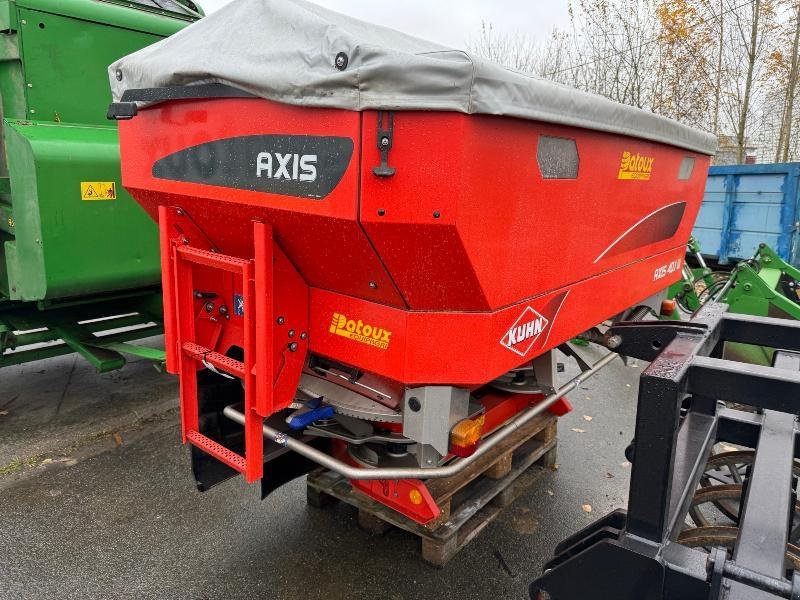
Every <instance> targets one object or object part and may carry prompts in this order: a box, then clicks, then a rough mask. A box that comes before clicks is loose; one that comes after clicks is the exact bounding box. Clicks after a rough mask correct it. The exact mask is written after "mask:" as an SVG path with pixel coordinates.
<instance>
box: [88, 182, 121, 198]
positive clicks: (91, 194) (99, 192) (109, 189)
mask: <svg viewBox="0 0 800 600" xmlns="http://www.w3.org/2000/svg"><path fill="white" fill-rule="evenodd" d="M116 199H117V184H116V183H115V182H113V181H81V200H116Z"/></svg>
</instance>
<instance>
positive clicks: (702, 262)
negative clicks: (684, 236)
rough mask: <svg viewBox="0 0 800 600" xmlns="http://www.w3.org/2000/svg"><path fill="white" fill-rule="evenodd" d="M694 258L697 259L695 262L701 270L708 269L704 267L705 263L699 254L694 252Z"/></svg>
mask: <svg viewBox="0 0 800 600" xmlns="http://www.w3.org/2000/svg"><path fill="white" fill-rule="evenodd" d="M694 257H695V258H696V259H697V262H698V263H699V264H700V268H702V269H703V270H704V271H705V270H706V269H707V268H708V267H707V266H706V261H705V260H704V259H703V255H702V254H700V253H699V252H695V253H694Z"/></svg>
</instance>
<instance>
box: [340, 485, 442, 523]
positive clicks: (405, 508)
mask: <svg viewBox="0 0 800 600" xmlns="http://www.w3.org/2000/svg"><path fill="white" fill-rule="evenodd" d="M350 483H351V484H352V486H353V488H354V489H356V490H358V491H360V492H361V493H363V494H366V495H367V496H369V497H370V498H372V499H373V500H377V501H378V502H380V503H381V504H384V505H386V506H388V507H389V508H391V509H392V510H396V511H397V512H399V513H400V514H401V515H403V516H406V517H408V518H409V519H411V520H412V521H415V522H417V523H420V524H421V525H425V524H426V523H430V522H431V521H433V520H434V519H435V518H436V517H438V516H439V515H440V514H441V512H442V511H441V510H439V507H438V506H437V505H436V502H435V501H434V500H433V496H431V493H430V492H429V491H428V488H427V487H425V484H424V483H423V482H422V481H421V480H419V479H372V480H361V479H355V480H351V481H350Z"/></svg>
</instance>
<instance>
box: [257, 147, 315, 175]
mask: <svg viewBox="0 0 800 600" xmlns="http://www.w3.org/2000/svg"><path fill="white" fill-rule="evenodd" d="M316 164H317V155H316V154H303V155H302V156H301V155H300V154H281V153H279V152H276V153H275V154H272V153H271V152H259V153H258V156H257V157H256V177H261V176H262V175H265V176H266V177H269V178H270V179H281V178H283V179H291V180H292V181H315V180H316V179H317V167H316Z"/></svg>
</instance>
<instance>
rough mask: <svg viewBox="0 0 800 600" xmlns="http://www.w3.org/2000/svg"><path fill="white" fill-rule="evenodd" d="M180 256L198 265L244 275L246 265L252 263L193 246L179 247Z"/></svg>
mask: <svg viewBox="0 0 800 600" xmlns="http://www.w3.org/2000/svg"><path fill="white" fill-rule="evenodd" d="M177 251H178V254H179V255H180V256H181V258H184V259H186V260H188V261H189V262H193V263H196V264H198V265H204V266H206V267H212V268H214V269H221V270H223V271H230V272H231V273H238V274H239V275H242V274H243V273H244V268H245V265H247V264H248V263H249V262H250V261H248V260H244V259H241V258H236V257H235V256H227V255H225V254H219V253H218V252H209V251H208V250H200V249H199V248H193V247H192V246H178V247H177Z"/></svg>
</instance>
